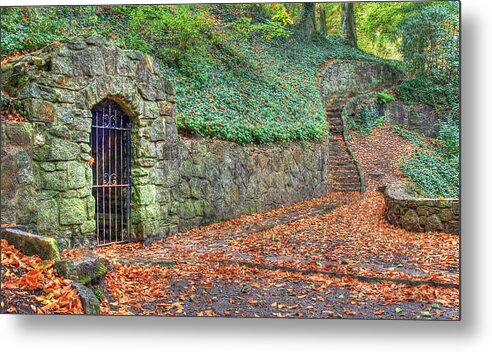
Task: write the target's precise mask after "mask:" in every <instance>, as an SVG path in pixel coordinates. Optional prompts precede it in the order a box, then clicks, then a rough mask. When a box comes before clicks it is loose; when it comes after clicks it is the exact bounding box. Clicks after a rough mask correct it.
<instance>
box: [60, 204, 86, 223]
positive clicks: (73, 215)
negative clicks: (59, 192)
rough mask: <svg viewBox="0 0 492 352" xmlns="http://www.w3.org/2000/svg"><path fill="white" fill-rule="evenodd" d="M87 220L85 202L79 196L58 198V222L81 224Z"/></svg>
mask: <svg viewBox="0 0 492 352" xmlns="http://www.w3.org/2000/svg"><path fill="white" fill-rule="evenodd" d="M86 220H87V211H86V202H85V201H84V200H83V199H79V198H62V199H60V224H61V225H75V224H82V223H84V222H85V221H86Z"/></svg>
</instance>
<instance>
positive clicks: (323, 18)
mask: <svg viewBox="0 0 492 352" xmlns="http://www.w3.org/2000/svg"><path fill="white" fill-rule="evenodd" d="M319 29H320V32H321V34H323V37H326V35H327V34H328V29H327V28H326V8H325V7H323V6H320V7H319Z"/></svg>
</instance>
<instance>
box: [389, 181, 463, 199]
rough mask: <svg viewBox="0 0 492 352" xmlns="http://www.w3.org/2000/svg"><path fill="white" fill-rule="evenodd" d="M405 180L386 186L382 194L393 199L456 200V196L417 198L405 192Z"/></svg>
mask: <svg viewBox="0 0 492 352" xmlns="http://www.w3.org/2000/svg"><path fill="white" fill-rule="evenodd" d="M407 185H408V183H406V182H395V183H392V184H389V185H387V186H386V188H385V190H384V195H385V196H387V197H388V198H391V199H394V200H411V201H438V202H440V201H453V202H458V201H459V199H458V198H419V197H414V196H412V195H410V194H409V193H408V192H407Z"/></svg>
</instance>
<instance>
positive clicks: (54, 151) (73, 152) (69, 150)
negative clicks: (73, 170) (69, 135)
mask: <svg viewBox="0 0 492 352" xmlns="http://www.w3.org/2000/svg"><path fill="white" fill-rule="evenodd" d="M79 154H80V146H79V145H78V144H77V143H75V142H71V141H67V140H64V139H59V138H52V139H51V141H50V144H49V147H48V155H47V160H46V161H67V160H74V159H76V158H77V156H79Z"/></svg>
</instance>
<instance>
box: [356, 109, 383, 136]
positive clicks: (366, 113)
mask: <svg viewBox="0 0 492 352" xmlns="http://www.w3.org/2000/svg"><path fill="white" fill-rule="evenodd" d="M385 119H386V118H385V117H384V116H379V114H378V111H377V109H376V108H375V107H374V106H371V107H363V108H362V109H361V110H360V111H359V119H358V120H359V123H356V122H354V121H352V126H351V129H353V130H358V131H360V132H361V133H362V134H363V135H364V136H368V135H370V134H371V131H372V130H373V129H374V128H376V127H381V126H382V125H383V123H384V121H385Z"/></svg>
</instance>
